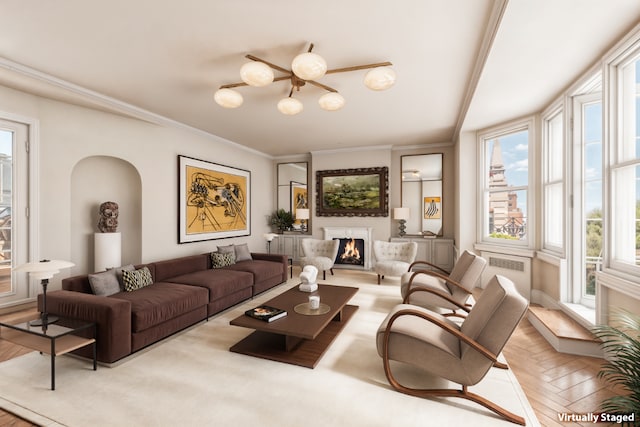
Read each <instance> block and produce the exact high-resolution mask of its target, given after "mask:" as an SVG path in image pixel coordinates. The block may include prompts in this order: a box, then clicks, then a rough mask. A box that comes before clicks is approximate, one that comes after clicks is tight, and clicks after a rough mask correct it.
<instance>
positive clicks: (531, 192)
mask: <svg viewBox="0 0 640 427" xmlns="http://www.w3.org/2000/svg"><path fill="white" fill-rule="evenodd" d="M522 131H526V132H528V139H527V168H528V169H527V185H523V186H513V187H510V190H512V191H522V190H524V191H526V194H527V206H526V212H525V218H527V233H526V238H525V239H522V240H509V239H500V238H495V237H490V236H489V197H488V195H489V193H490V191H489V170H487V167H489V166H490V162H488V159H487V156H490V154H488V153H487V144H488V143H489V141H491V140H494V139H496V138H500V137H503V136H506V135H510V134H513V133H517V132H522ZM535 141H536V118H535V116H531V117H526V118H522V119H518V120H514V121H511V122H508V123H505V124H501V125H498V126H495V127H491V128H487V129H483V130H481V131H479V132H478V133H477V150H478V153H477V158H478V169H477V170H478V180H477V181H478V189H477V194H478V201H477V206H478V208H479V210H480V214H479V215H478V216H477V221H478V222H477V241H478V242H482V243H487V244H491V245H496V246H504V247H518V248H523V249H533V248H534V245H535V241H536V218H535V215H536V214H535V208H534V206H535V193H536V191H535V190H536V187H535V178H536V171H535V164H536V162H535V149H534V145H535Z"/></svg>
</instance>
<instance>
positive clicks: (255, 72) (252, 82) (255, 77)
mask: <svg viewBox="0 0 640 427" xmlns="http://www.w3.org/2000/svg"><path fill="white" fill-rule="evenodd" d="M240 78H241V79H242V81H243V82H245V83H246V84H248V85H249V86H254V87H261V86H266V85H268V84H269V83H272V82H273V70H272V69H271V67H269V66H268V65H267V64H265V63H264V62H260V61H251V62H247V63H246V64H244V65H243V66H242V67H241V68H240Z"/></svg>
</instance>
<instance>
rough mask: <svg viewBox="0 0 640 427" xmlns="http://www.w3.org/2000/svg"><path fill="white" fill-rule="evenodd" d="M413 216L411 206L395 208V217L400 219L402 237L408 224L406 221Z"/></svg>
mask: <svg viewBox="0 0 640 427" xmlns="http://www.w3.org/2000/svg"><path fill="white" fill-rule="evenodd" d="M410 217H411V210H410V209H409V208H393V219H397V220H398V221H400V232H399V233H398V234H399V235H400V237H402V236H404V235H405V234H406V233H405V230H406V228H407V227H406V225H405V223H406V222H407V220H408V219H409V218H410Z"/></svg>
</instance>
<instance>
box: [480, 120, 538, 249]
mask: <svg viewBox="0 0 640 427" xmlns="http://www.w3.org/2000/svg"><path fill="white" fill-rule="evenodd" d="M529 138H530V125H529V124H528V123H527V124H521V125H520V126H517V127H516V128H510V129H505V130H503V131H502V132H500V131H498V132H494V133H488V134H485V135H482V136H481V143H482V147H483V153H482V158H483V159H484V165H483V169H482V170H483V186H484V188H483V195H484V199H483V205H484V209H483V223H484V224H483V227H482V228H483V236H482V240H483V241H490V242H493V243H500V244H502V243H504V244H519V245H526V244H528V242H529V236H530V235H531V234H530V233H531V231H532V230H531V223H530V215H529V211H528V206H529V205H530V204H529V200H528V198H529V178H530V177H529V162H530V155H529V146H530V144H529Z"/></svg>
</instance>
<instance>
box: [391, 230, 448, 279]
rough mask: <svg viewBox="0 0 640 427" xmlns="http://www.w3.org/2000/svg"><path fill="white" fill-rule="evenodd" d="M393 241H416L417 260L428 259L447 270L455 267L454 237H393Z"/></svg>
mask: <svg viewBox="0 0 640 427" xmlns="http://www.w3.org/2000/svg"><path fill="white" fill-rule="evenodd" d="M390 241H391V242H416V243H417V244H418V253H417V255H416V261H427V262H430V263H432V264H435V265H437V266H438V267H440V268H443V269H445V270H447V271H451V269H453V264H454V262H455V260H454V259H453V258H454V251H453V239H440V238H434V239H430V238H424V237H419V236H418V237H411V236H404V237H392V238H391V239H390Z"/></svg>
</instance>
